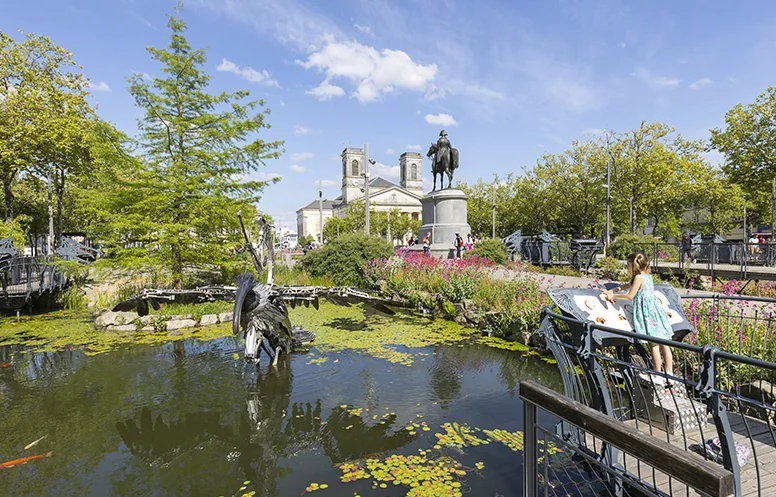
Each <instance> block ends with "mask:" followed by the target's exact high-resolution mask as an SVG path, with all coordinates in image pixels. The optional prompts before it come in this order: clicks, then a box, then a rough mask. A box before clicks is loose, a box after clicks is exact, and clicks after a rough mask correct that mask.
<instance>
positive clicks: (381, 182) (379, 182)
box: [369, 176, 400, 188]
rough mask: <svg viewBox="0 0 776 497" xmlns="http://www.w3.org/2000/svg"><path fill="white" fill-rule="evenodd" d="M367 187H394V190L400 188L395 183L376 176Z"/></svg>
mask: <svg viewBox="0 0 776 497" xmlns="http://www.w3.org/2000/svg"><path fill="white" fill-rule="evenodd" d="M369 186H372V187H375V188H392V187H394V186H395V187H396V188H400V186H399V185H397V184H396V183H391V182H390V181H388V180H387V179H385V178H381V177H380V176H377V177H376V178H375V179H373V180H372V181H370V182H369Z"/></svg>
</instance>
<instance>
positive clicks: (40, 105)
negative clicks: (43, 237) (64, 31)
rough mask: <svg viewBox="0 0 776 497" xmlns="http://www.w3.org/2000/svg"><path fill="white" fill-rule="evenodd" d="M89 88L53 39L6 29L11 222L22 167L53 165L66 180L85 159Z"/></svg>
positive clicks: (3, 111)
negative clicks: (16, 34)
mask: <svg viewBox="0 0 776 497" xmlns="http://www.w3.org/2000/svg"><path fill="white" fill-rule="evenodd" d="M87 86H88V81H87V80H86V78H85V77H84V75H83V73H82V72H81V69H80V67H78V66H77V65H76V63H75V62H74V61H73V59H72V53H70V52H69V51H67V50H65V49H64V48H62V47H60V46H58V45H56V44H55V43H54V42H52V41H51V40H50V39H48V38H46V37H45V36H40V35H33V34H28V35H26V36H25V37H24V39H23V40H21V41H16V40H14V39H13V38H12V37H11V36H9V35H7V34H5V33H2V32H0V182H2V184H3V196H4V199H5V218H6V220H11V219H13V217H14V200H15V195H14V190H13V188H12V185H13V182H14V181H15V179H16V178H17V176H18V175H19V174H20V173H21V172H22V171H24V170H28V171H29V170H31V169H33V168H37V169H38V171H39V172H40V170H41V169H43V168H47V167H50V166H51V165H52V164H53V165H54V166H55V167H57V168H58V174H57V178H62V177H64V174H65V170H67V169H69V168H72V164H73V163H74V162H77V161H79V160H81V159H83V157H84V152H85V150H84V149H83V147H82V146H81V145H82V144H83V137H84V134H83V130H84V127H85V125H86V124H87V123H88V118H89V116H90V115H91V108H90V106H89V105H88V103H87V101H86V95H87ZM75 157H78V159H75ZM62 189H64V184H63V185H62ZM60 205H61V202H60ZM59 224H60V225H61V223H59Z"/></svg>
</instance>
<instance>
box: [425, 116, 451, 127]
mask: <svg viewBox="0 0 776 497" xmlns="http://www.w3.org/2000/svg"><path fill="white" fill-rule="evenodd" d="M426 122H427V123H429V124H433V125H435V126H458V121H456V120H455V119H453V116H451V115H450V114H426Z"/></svg>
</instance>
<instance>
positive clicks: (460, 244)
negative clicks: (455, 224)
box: [453, 233, 463, 259]
mask: <svg viewBox="0 0 776 497" xmlns="http://www.w3.org/2000/svg"><path fill="white" fill-rule="evenodd" d="M453 243H454V245H455V258H456V259H460V258H461V249H462V248H463V238H462V237H461V234H460V233H456V234H455V242H453Z"/></svg>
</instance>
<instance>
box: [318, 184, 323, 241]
mask: <svg viewBox="0 0 776 497" xmlns="http://www.w3.org/2000/svg"><path fill="white" fill-rule="evenodd" d="M318 218H319V219H318V221H319V222H318V227H319V229H320V231H319V236H318V243H320V244H321V245H323V180H318Z"/></svg>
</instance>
